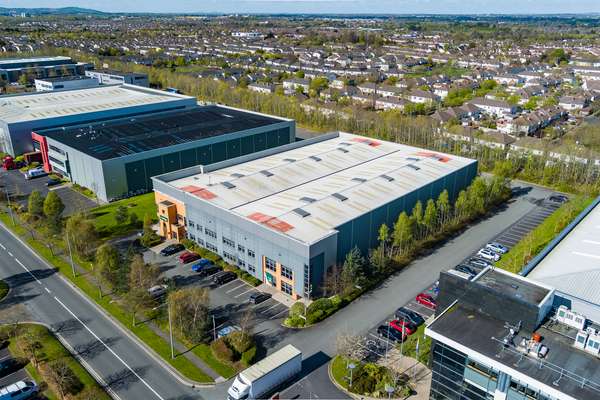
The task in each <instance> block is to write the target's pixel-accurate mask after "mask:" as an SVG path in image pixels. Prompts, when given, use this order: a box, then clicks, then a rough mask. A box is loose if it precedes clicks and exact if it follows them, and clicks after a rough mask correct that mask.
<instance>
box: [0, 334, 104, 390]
mask: <svg viewBox="0 0 600 400" xmlns="http://www.w3.org/2000/svg"><path fill="white" fill-rule="evenodd" d="M3 329H4V330H6V329H8V328H7V327H4V328H3ZM19 329H26V330H28V331H31V332H33V333H34V334H35V336H36V337H39V338H40V345H41V349H40V352H39V353H40V354H42V355H43V356H42V360H41V361H53V360H57V359H65V360H66V361H67V364H68V365H69V368H71V370H72V371H73V373H74V374H75V375H76V376H77V378H78V379H79V380H80V381H81V383H82V384H83V387H84V389H85V388H93V387H96V388H98V389H100V391H102V393H103V394H102V396H101V397H99V398H98V400H110V397H109V396H108V394H106V392H104V390H103V389H102V388H101V386H100V385H99V384H98V382H96V380H95V379H94V378H93V377H92V376H91V375H90V374H89V373H88V372H87V371H86V370H85V368H83V366H81V364H79V362H78V361H77V360H76V359H75V358H73V357H72V356H71V353H69V352H68V350H67V349H65V348H64V347H63V345H62V344H61V343H60V341H58V339H57V338H56V337H55V336H54V335H53V334H52V333H51V332H50V331H49V330H48V329H47V328H46V327H44V326H42V325H36V324H22V325H20V326H19ZM8 347H9V349H10V352H11V353H12V354H13V355H15V356H17V357H24V358H26V356H25V354H24V353H23V352H22V351H21V349H20V348H19V347H18V346H17V344H16V341H15V340H11V341H10V344H9V346H8ZM25 369H26V371H27V372H28V373H29V375H31V377H32V378H33V379H34V380H35V381H36V382H37V383H40V382H42V381H43V380H44V379H43V378H42V376H41V375H40V373H39V371H38V370H37V368H36V367H34V366H33V365H32V364H31V363H28V364H27V365H26V366H25ZM42 394H43V395H44V396H45V397H46V398H48V399H50V400H55V399H56V400H58V399H59V396H58V395H56V394H55V393H53V392H52V391H51V390H50V389H46V390H45V391H44V392H42Z"/></svg>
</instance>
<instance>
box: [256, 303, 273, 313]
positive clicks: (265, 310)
mask: <svg viewBox="0 0 600 400" xmlns="http://www.w3.org/2000/svg"><path fill="white" fill-rule="evenodd" d="M259 305H260V304H257V305H256V306H259ZM278 305H279V303H277V302H276V303H275V304H273V305H272V306H271V307H269V308H266V309H264V310H262V311H261V313H263V314H265V313H266V312H267V311H269V310H271V309H273V308H275V307H277V306H278Z"/></svg>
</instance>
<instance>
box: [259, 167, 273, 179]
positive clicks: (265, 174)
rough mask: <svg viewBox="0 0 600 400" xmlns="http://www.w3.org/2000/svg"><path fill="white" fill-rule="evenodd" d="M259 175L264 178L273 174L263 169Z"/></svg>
mask: <svg viewBox="0 0 600 400" xmlns="http://www.w3.org/2000/svg"><path fill="white" fill-rule="evenodd" d="M260 173H261V174H263V175H264V176H266V177H270V176H273V173H272V172H269V171H267V170H266V169H264V170H262V171H260Z"/></svg>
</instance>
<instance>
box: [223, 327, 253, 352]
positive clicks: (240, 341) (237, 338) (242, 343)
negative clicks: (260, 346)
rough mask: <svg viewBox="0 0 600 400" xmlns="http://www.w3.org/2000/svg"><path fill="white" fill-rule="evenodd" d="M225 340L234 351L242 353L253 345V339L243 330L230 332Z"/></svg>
mask: <svg viewBox="0 0 600 400" xmlns="http://www.w3.org/2000/svg"><path fill="white" fill-rule="evenodd" d="M227 342H228V343H229V345H230V346H231V347H232V348H233V350H235V351H236V352H238V353H240V354H242V353H244V352H245V351H247V350H248V349H250V348H251V347H252V346H254V340H252V336H251V335H249V334H247V333H244V332H240V331H237V332H232V333H231V334H230V335H229V336H228V337H227Z"/></svg>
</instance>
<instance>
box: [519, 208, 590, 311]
mask: <svg viewBox="0 0 600 400" xmlns="http://www.w3.org/2000/svg"><path fill="white" fill-rule="evenodd" d="M527 277H528V278H531V279H533V280H536V281H539V282H543V283H546V284H548V285H550V286H554V287H555V288H556V290H558V291H560V292H563V293H565V294H567V295H571V296H573V297H576V298H579V299H582V300H585V301H588V302H590V303H593V304H596V305H600V204H597V205H596V207H594V209H592V210H591V211H590V212H589V214H588V215H587V216H586V217H585V218H584V219H583V220H582V221H581V222H579V223H578V224H577V225H576V226H575V227H574V228H573V230H571V231H570V232H569V233H568V234H567V236H566V237H565V238H563V239H562V240H561V241H560V242H559V243H558V245H557V246H556V247H554V249H552V251H551V252H550V253H549V254H548V255H546V256H545V257H544V258H543V259H542V260H541V261H540V262H539V263H538V264H537V266H535V268H534V269H533V270H532V271H531V272H530V273H529V274H528V275H527Z"/></svg>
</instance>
